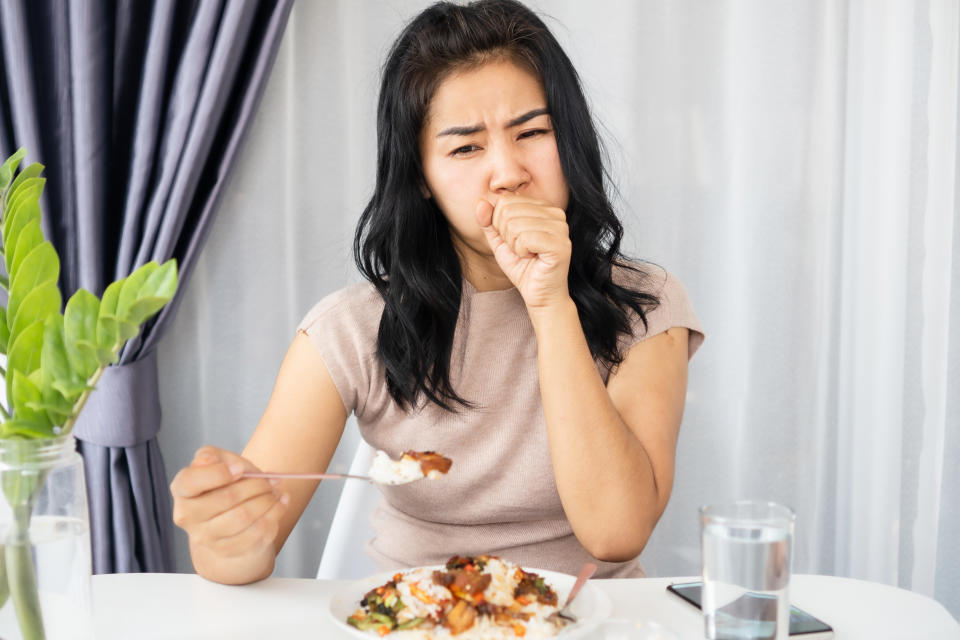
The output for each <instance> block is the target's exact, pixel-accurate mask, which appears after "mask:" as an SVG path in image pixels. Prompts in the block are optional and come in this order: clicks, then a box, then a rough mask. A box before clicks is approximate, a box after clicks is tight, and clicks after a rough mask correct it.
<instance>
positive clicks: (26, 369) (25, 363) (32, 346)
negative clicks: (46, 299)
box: [6, 321, 43, 398]
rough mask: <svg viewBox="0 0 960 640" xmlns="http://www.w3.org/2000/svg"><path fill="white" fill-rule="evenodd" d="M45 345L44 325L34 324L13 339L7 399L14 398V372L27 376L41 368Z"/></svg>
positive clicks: (8, 369)
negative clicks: (41, 350)
mask: <svg viewBox="0 0 960 640" xmlns="http://www.w3.org/2000/svg"><path fill="white" fill-rule="evenodd" d="M42 345H43V323H42V322H39V321H38V322H34V323H33V324H31V325H30V326H28V327H26V328H25V329H24V330H23V331H21V332H20V333H19V334H17V335H15V337H14V338H13V344H12V345H11V346H10V351H9V353H8V354H7V380H6V382H7V398H12V397H13V374H12V372H13V371H19V372H20V373H22V374H23V375H25V376H29V375H30V374H31V373H33V372H34V371H36V370H37V369H39V368H40V349H41V347H42Z"/></svg>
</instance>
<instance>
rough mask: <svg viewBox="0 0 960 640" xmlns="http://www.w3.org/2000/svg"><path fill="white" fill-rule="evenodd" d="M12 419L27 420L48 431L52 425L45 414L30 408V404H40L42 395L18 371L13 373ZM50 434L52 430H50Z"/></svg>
mask: <svg viewBox="0 0 960 640" xmlns="http://www.w3.org/2000/svg"><path fill="white" fill-rule="evenodd" d="M11 398H12V400H13V403H12V406H13V407H14V409H13V417H14V418H19V419H21V420H27V421H29V422H32V423H34V424H36V425H37V426H38V427H41V428H47V429H50V427H52V426H53V423H52V422H50V419H49V418H48V417H47V412H46V411H43V410H37V409H34V408H31V407H30V406H28V405H30V404H32V403H37V402H41V401H42V400H43V393H42V392H41V391H40V389H39V388H38V387H37V386H36V385H35V384H34V383H33V382H31V381H30V380H29V379H28V378H27V376H25V375H23V374H22V373H20V372H19V371H14V372H13V395H12V396H11ZM51 433H52V430H51Z"/></svg>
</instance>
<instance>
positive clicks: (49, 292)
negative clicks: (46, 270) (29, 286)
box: [8, 282, 60, 341]
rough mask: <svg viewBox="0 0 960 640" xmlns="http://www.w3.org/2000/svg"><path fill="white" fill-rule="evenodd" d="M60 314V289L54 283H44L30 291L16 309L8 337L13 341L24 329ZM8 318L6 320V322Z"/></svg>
mask: <svg viewBox="0 0 960 640" xmlns="http://www.w3.org/2000/svg"><path fill="white" fill-rule="evenodd" d="M59 313H60V289H58V288H57V283H56V282H44V283H43V284H42V285H40V286H39V287H37V288H36V289H34V290H33V291H31V292H30V293H28V294H27V296H26V297H25V298H24V299H23V302H21V303H20V307H19V308H18V309H17V315H15V316H13V317H12V320H13V322H12V324H11V325H10V335H11V336H13V339H14V341H16V340H17V335H18V334H19V333H20V332H21V331H23V330H24V328H25V327H27V326H29V325H31V324H33V323H34V322H36V321H39V322H40V323H44V322H46V320H47V318H49V317H50V316H52V315H54V314H59ZM9 320H10V318H8V321H9Z"/></svg>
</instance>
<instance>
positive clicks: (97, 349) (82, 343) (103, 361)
mask: <svg viewBox="0 0 960 640" xmlns="http://www.w3.org/2000/svg"><path fill="white" fill-rule="evenodd" d="M99 322H100V321H99V320H98V321H97V327H98V329H99V326H100V325H99ZM76 347H77V349H78V350H80V351H82V352H83V353H86V354H90V357H92V358H94V359H95V360H96V361H97V362H99V363H100V365H102V366H109V365H111V364H114V363H116V361H117V354H116V353H114V351H113V350H111V349H105V348H103V347H101V346H99V345H98V344H96V343H93V342H89V341H87V340H78V341H77V344H76Z"/></svg>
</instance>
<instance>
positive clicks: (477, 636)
mask: <svg viewBox="0 0 960 640" xmlns="http://www.w3.org/2000/svg"><path fill="white" fill-rule="evenodd" d="M519 569H520V567H518V566H517V565H515V564H513V563H511V562H506V561H504V560H501V559H499V558H490V559H489V560H488V561H487V563H486V566H485V567H484V569H483V573H488V574H490V576H491V579H490V584H489V585H488V586H487V588H486V589H485V590H484V592H483V595H484V598H485V599H486V601H487V602H490V603H491V604H496V605H501V606H509V605H511V604H513V603H514V599H513V592H514V590H515V589H516V587H517V585H518V584H519V583H520V578H521V573H520V571H519ZM433 571H434V570H433V569H427V568H420V569H413V570H411V571H406V572H404V573H403V578H402V579H401V580H400V581H399V582H397V592H398V593H399V595H400V600H401V601H403V603H404V605H405V606H404V608H403V609H401V610H400V611H399V612H398V613H397V621H398V622H400V623H402V622H404V621H406V620H411V619H413V618H419V617H437V616H438V614H439V613H440V609H441V605H440V604H439V602H440V601H442V600H448V599H450V598H452V597H453V595H452V594H451V593H450V591H449V590H448V589H447V588H446V587H442V586H440V585H438V584H435V583H434V582H433ZM411 584H413V585H415V586H416V587H417V588H418V589H419V590H420V591H421V592H422V593H423V594H426V595H427V597H429V598H433V599H434V600H436V601H437V602H438V604H428V603H424V602H422V601H421V600H420V599H419V598H417V597H416V596H414V595H413V591H412V590H411V588H410V585H411ZM548 584H549V583H548ZM549 586H551V587H553V585H549ZM558 608H559V607H554V606H549V605H545V604H540V603H539V602H537V601H535V600H534V601H533V602H530V603H528V604H526V605H524V606H523V607H522V609H521V611H523V612H524V613H529V614H531V617H530V619H529V620H517V621H516V623H517V624H520V625H523V627H524V630H525V633H524V635H523V638H524V640H541V639H543V638H552V637H554V636H556V635H557V633H559V631H560V629H559V628H558V627H557V626H556V625H554V624H553V623H551V622H548V621H547V616H549V615H550V614H551V613H553V612H554V611H556V610H557V609H558ZM370 635H371V636H373V635H378V634H376V633H375V632H371V633H370ZM387 637H389V638H401V639H402V640H447V639H449V638H456V639H457V640H505V639H509V638H517V635H516V633H515V632H514V630H513V627H512V626H509V625H508V626H503V625H498V624H496V623H495V622H494V621H493V619H492V618H491V617H489V616H477V619H476V621H475V622H474V623H473V626H472V627H470V628H469V629H467V630H466V631H463V632H462V633H459V634H457V635H456V636H454V635H453V634H452V633H450V630H449V629H447V628H446V627H442V626H437V627H434V628H433V629H406V630H404V631H392V632H390V633H389V634H388V635H387Z"/></svg>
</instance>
